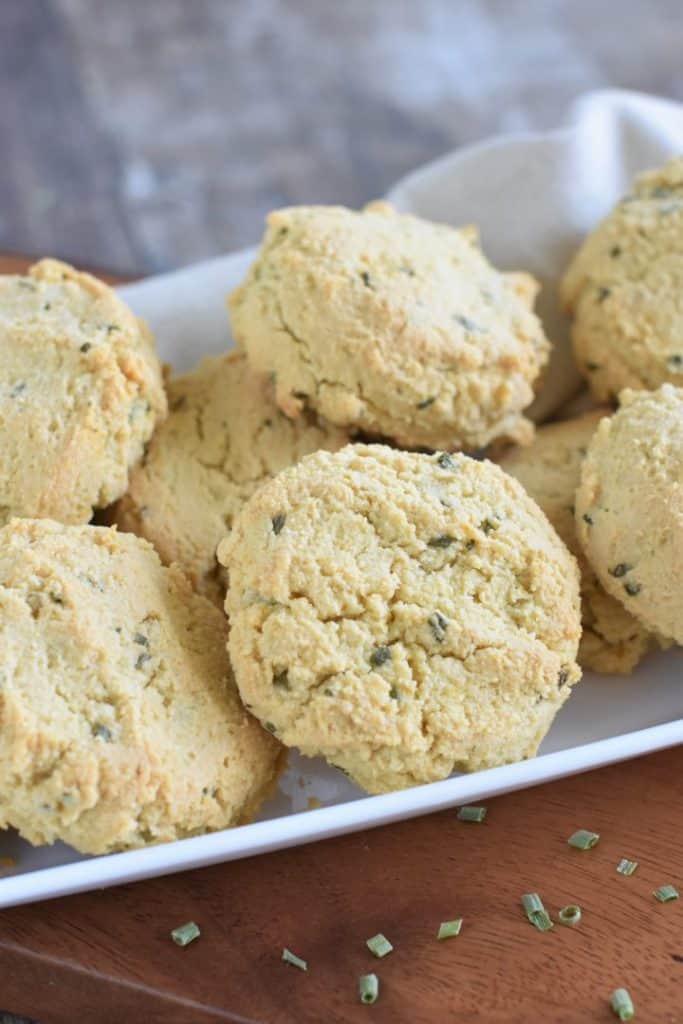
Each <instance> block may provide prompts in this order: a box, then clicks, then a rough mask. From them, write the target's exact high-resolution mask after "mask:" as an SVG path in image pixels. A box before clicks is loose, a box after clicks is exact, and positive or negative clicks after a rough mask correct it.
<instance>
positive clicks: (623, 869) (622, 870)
mask: <svg viewBox="0 0 683 1024" xmlns="http://www.w3.org/2000/svg"><path fill="white" fill-rule="evenodd" d="M637 868H638V861H637V860H629V859H628V858H627V857H622V858H621V860H620V861H619V863H618V864H617V871H618V872H619V874H620V875H632V874H634V872H635V871H636V870H637Z"/></svg>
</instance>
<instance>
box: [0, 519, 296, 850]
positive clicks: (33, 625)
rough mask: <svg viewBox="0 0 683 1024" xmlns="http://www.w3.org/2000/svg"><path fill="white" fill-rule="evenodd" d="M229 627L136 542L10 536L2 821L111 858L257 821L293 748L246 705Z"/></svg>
mask: <svg viewBox="0 0 683 1024" xmlns="http://www.w3.org/2000/svg"><path fill="white" fill-rule="evenodd" d="M226 639H227V622H226V620H225V616H224V615H223V614H222V612H220V611H219V610H218V609H217V608H215V607H214V605H212V604H211V602H209V601H207V600H206V599H205V598H203V597H200V596H199V595H197V594H195V593H194V592H193V591H192V590H191V588H190V585H189V582H188V581H187V579H186V578H185V576H184V574H183V573H181V572H180V571H179V570H178V569H175V568H170V569H166V568H164V567H163V566H162V565H161V563H160V561H159V558H158V556H157V555H156V553H155V552H154V550H153V549H152V546H151V545H150V544H148V543H147V542H146V541H144V540H140V539H139V538H137V537H133V536H132V535H130V534H119V533H117V531H116V530H114V529H107V528H101V527H94V526H62V525H60V524H58V523H54V522H51V521H49V520H28V519H24V520H19V519H14V520H12V521H11V522H10V523H9V524H7V525H6V526H4V527H3V528H2V529H1V530H0V749H2V772H1V773H0V827H8V826H13V827H14V828H17V829H19V831H20V832H21V834H22V835H23V836H24V837H25V838H26V839H28V840H29V842H31V843H36V844H39V843H52V842H54V841H55V840H58V839H61V840H63V841H64V842H66V843H69V844H70V845H71V846H74V847H75V848H76V849H78V850H80V851H82V852H84V853H106V852H108V851H110V850H115V849H126V848H130V847H137V846H142V845H144V844H146V843H156V842H162V841H165V840H172V839H179V838H182V837H185V836H191V835H196V834H198V833H201V832H205V831H207V830H212V829H221V828H225V827H227V826H229V825H234V824H237V823H240V822H243V821H245V820H248V819H249V818H250V817H251V816H252V815H253V814H254V812H255V810H256V808H257V806H258V805H259V803H260V801H261V800H262V798H263V797H264V795H266V794H267V793H268V792H269V791H270V789H271V786H272V785H273V782H274V779H275V777H276V774H277V771H278V767H279V762H280V758H281V750H282V748H281V747H280V746H279V744H278V743H277V742H276V741H275V740H274V739H273V738H272V737H271V736H269V735H268V733H267V732H265V731H264V730H263V729H262V728H261V727H260V726H259V725H258V723H257V722H256V721H255V720H254V719H253V718H251V717H250V716H249V715H248V714H247V712H246V711H245V710H244V708H243V707H242V705H241V703H240V701H239V698H238V694H237V690H236V688H235V685H234V681H233V679H232V675H231V672H230V667H229V662H228V657H227V654H226V651H225V643H226Z"/></svg>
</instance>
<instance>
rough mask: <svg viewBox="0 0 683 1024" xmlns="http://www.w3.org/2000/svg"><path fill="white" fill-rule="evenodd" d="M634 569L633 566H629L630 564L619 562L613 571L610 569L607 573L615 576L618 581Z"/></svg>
mask: <svg viewBox="0 0 683 1024" xmlns="http://www.w3.org/2000/svg"><path fill="white" fill-rule="evenodd" d="M632 568H633V566H632V565H629V564H628V562H619V563H618V564H617V565H615V566H614V568H613V569H608V570H607V572H608V573H609V574H610V576H615V577H616V579H620V578H621V577H622V576H625V575H626V573H627V572H630V571H631V569H632Z"/></svg>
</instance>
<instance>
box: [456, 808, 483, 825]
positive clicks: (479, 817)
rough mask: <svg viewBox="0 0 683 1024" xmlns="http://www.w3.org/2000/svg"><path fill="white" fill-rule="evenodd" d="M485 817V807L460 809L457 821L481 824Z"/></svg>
mask: <svg viewBox="0 0 683 1024" xmlns="http://www.w3.org/2000/svg"><path fill="white" fill-rule="evenodd" d="M485 817H486V808H485V807H460V808H459V809H458V814H457V818H458V821H476V822H481V821H483V820H484V818H485Z"/></svg>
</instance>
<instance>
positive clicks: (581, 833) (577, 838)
mask: <svg viewBox="0 0 683 1024" xmlns="http://www.w3.org/2000/svg"><path fill="white" fill-rule="evenodd" d="M599 841H600V836H599V835H598V833H597V832H589V831H588V830H587V829H585V828H580V829H579V830H578V832H574V833H573V834H572V835H571V836H570V837H569V839H568V840H567V842H568V843H569V845H570V846H573V847H574V849H575V850H592V849H593V847H594V846H597V844H598V842H599Z"/></svg>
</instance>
